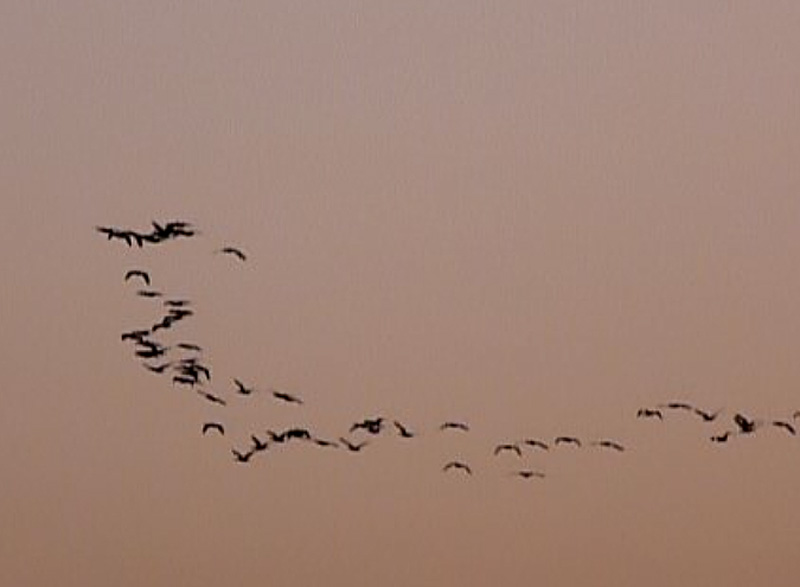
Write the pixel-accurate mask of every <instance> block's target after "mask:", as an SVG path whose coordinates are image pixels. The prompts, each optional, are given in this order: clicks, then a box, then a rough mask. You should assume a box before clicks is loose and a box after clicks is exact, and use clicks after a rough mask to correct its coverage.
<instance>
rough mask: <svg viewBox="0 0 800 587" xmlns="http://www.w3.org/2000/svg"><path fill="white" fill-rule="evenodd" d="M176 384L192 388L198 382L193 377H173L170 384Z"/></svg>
mask: <svg viewBox="0 0 800 587" xmlns="http://www.w3.org/2000/svg"><path fill="white" fill-rule="evenodd" d="M176 383H180V384H181V385H188V386H189V387H194V386H195V385H197V383H198V381H197V379H196V378H195V377H191V376H189V375H173V376H172V384H173V385H175V384H176Z"/></svg>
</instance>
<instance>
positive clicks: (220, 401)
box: [195, 389, 228, 406]
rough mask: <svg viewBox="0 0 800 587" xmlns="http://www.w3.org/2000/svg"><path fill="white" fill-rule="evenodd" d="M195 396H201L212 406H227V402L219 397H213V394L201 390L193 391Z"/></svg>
mask: <svg viewBox="0 0 800 587" xmlns="http://www.w3.org/2000/svg"><path fill="white" fill-rule="evenodd" d="M195 391H196V392H197V395H199V396H201V397H202V398H204V399H206V400H208V401H210V402H211V403H212V404H219V405H221V406H227V405H228V402H226V401H225V400H224V399H222V398H221V397H219V396H216V395H214V394H213V393H209V392H207V391H203V390H202V389H197V390H195Z"/></svg>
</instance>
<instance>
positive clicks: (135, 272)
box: [125, 269, 150, 287]
mask: <svg viewBox="0 0 800 587" xmlns="http://www.w3.org/2000/svg"><path fill="white" fill-rule="evenodd" d="M134 277H139V278H140V279H141V280H142V281H144V283H145V285H147V286H148V287H150V275H149V274H148V273H147V271H143V270H141V269H131V270H130V271H128V272H127V273H126V274H125V281H128V280H129V279H133V278H134Z"/></svg>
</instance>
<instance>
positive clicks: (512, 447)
mask: <svg viewBox="0 0 800 587" xmlns="http://www.w3.org/2000/svg"><path fill="white" fill-rule="evenodd" d="M505 451H509V452H513V453H516V455H517V456H518V457H521V456H522V450H521V449H520V448H519V446H518V445H516V444H510V443H509V444H498V445H497V446H496V447H494V455H495V456H497V455H499V454H500V453H501V452H505Z"/></svg>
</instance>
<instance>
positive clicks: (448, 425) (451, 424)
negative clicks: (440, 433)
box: [439, 422, 469, 432]
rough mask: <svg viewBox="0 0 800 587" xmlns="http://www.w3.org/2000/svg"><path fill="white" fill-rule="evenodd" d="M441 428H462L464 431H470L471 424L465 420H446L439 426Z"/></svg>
mask: <svg viewBox="0 0 800 587" xmlns="http://www.w3.org/2000/svg"><path fill="white" fill-rule="evenodd" d="M439 430H462V431H464V432H469V426H467V425H466V424H464V423H463V422H444V423H443V424H442V425H440V426H439Z"/></svg>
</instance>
